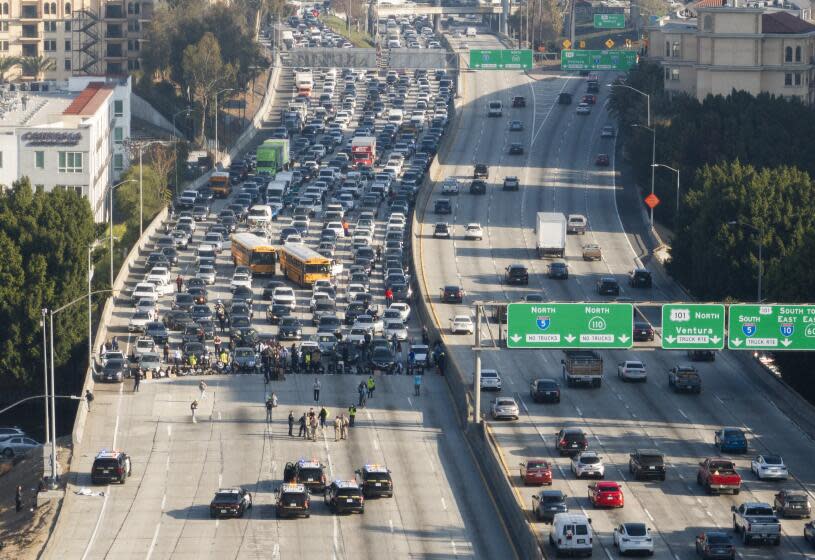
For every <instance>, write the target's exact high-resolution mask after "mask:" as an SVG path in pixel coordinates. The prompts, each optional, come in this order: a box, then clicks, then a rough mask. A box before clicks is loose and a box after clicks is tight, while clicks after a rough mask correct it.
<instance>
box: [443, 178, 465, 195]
mask: <svg viewBox="0 0 815 560" xmlns="http://www.w3.org/2000/svg"><path fill="white" fill-rule="evenodd" d="M459 191H460V189H459V185H458V179H456V178H455V177H447V178H446V179H445V180H444V182H443V183H442V184H441V194H458V193H459Z"/></svg>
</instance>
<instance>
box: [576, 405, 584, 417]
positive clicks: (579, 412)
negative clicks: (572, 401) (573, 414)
mask: <svg viewBox="0 0 815 560" xmlns="http://www.w3.org/2000/svg"><path fill="white" fill-rule="evenodd" d="M574 409H575V410H576V411H577V415H578V416H583V413H582V412H581V411H580V409H579V408H578V407H574Z"/></svg>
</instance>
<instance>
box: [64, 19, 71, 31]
mask: <svg viewBox="0 0 815 560" xmlns="http://www.w3.org/2000/svg"><path fill="white" fill-rule="evenodd" d="M70 30H71V22H70V21H66V22H65V31H70Z"/></svg>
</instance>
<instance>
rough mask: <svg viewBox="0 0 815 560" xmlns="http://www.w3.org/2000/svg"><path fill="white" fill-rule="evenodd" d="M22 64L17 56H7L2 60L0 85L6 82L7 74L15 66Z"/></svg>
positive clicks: (0, 60) (0, 63)
mask: <svg viewBox="0 0 815 560" xmlns="http://www.w3.org/2000/svg"><path fill="white" fill-rule="evenodd" d="M19 64H20V59H19V58H17V57H16V56H6V57H3V58H0V84H3V83H5V82H6V74H7V73H8V72H9V71H10V70H11V69H12V68H14V67H15V66H18V65H19Z"/></svg>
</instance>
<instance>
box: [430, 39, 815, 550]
mask: <svg viewBox="0 0 815 560" xmlns="http://www.w3.org/2000/svg"><path fill="white" fill-rule="evenodd" d="M467 41H468V45H469V46H470V47H471V48H501V45H500V43H498V41H497V40H496V39H494V38H491V37H485V36H479V37H478V38H477V40H473V39H472V38H468V39H467ZM454 42H455V40H454ZM538 78H541V79H540V80H534V79H532V78H530V77H528V76H527V75H525V74H524V73H521V72H517V71H481V72H477V73H465V74H464V75H463V78H462V81H463V83H462V91H463V95H464V99H463V100H462V106H463V107H462V114H461V116H460V123H459V126H458V129H457V130H455V131H453V132H452V134H453V135H454V136H453V138H452V143H451V147H450V149H449V150H448V151H447V152H446V153H444V154H442V155H441V157H440V163H441V164H442V171H441V173H440V174H439V176H438V179H439V180H440V179H441V178H443V177H447V176H456V177H459V178H462V179H465V180H466V182H465V188H464V189H463V191H462V194H460V195H458V196H455V197H453V208H454V210H453V215H452V216H436V215H434V214H433V213H432V208H433V201H434V200H436V199H437V198H438V197H440V196H441V195H440V192H439V191H440V184H439V185H437V186H436V192H435V193H434V195H433V197H432V198H431V199H430V201H429V204H428V206H427V211H426V212H425V214H424V216H423V218H422V216H421V209H419V210H418V211H417V212H419V214H418V215H419V216H420V222H422V232H421V246H420V250H421V258H422V263H423V266H422V271H421V272H422V274H423V277H424V278H423V280H424V284H423V285H424V286H426V289H427V291H428V293H429V295H430V297H431V301H432V311H433V314H434V315H435V318H436V320H437V322H438V323H439V326H440V327H442V328H443V329H444V330H445V333H446V334H445V341H446V343H447V344H448V347H449V348H451V355H452V358H453V360H454V361H455V363H456V365H457V366H458V367H459V368H461V370H462V371H463V372H465V373H466V375H467V376H469V379H472V372H473V369H474V356H473V353H472V351H471V346H472V344H473V337H472V336H470V335H467V336H465V335H456V336H451V335H450V334H449V329H448V321H449V318H450V317H452V316H453V315H454V314H457V313H460V312H462V311H464V312H467V313H470V314H474V312H473V306H472V303H473V302H475V301H521V300H522V299H523V297H524V296H525V295H527V294H533V293H536V294H543V296H544V297H545V299H547V300H550V301H605V300H607V298H604V297H601V296H598V295H597V294H596V292H595V282H596V281H597V279H598V278H599V277H600V276H604V275H613V276H615V277H617V279H618V280H619V282H620V285H621V287H622V293H621V296H622V297H629V298H631V299H632V300H634V301H635V302H636V301H683V300H686V296H685V295H684V294H683V293H682V291H681V290H680V289H679V288H678V287H677V286H676V285H675V284H674V283H673V282H672V281H671V280H670V278H668V277H667V276H666V275H665V274H664V272H663V271H662V269H661V268H656V267H653V266H651V269H652V271H653V273H654V287H653V289H650V290H634V289H630V288H628V285H627V282H626V275H627V273H628V271H630V270H631V269H632V268H634V267H635V266H639V265H641V264H642V262H643V261H642V259H645V260H646V262H647V255H646V254H643V253H642V251H640V250H639V249H637V250H635V247H640V246H642V244H641V243H638V242H637V239H636V236H635V235H629V234H628V233H627V232H626V231H625V230H624V227H623V222H622V220H621V219H620V217H619V212H618V208H617V204H618V202H617V199H616V197H615V188H616V186H615V177H616V176H615V171H614V160H613V157H614V156H613V154H614V140H613V139H601V138H600V129H601V128H602V126H603V125H606V124H613V120H612V118H611V117H610V116H609V115H608V113H607V111H606V110H605V104H606V102H607V99H608V93H609V90H608V88H606V87H601V92H600V94H599V96H598V98H599V99H598V103H597V105H595V106H594V107H593V109H592V113H591V114H590V115H588V116H582V115H577V114H575V107H576V102H577V101H579V99H580V96H582V95H583V94H584V93H585V84H584V80H583V79H581V78H578V77H576V76H566V75H563V74H561V73H559V72H552V73H551V74H549V75H546V76H538ZM611 79H613V76H609V75H606V76H601V79H600V82H601V84H604V83H607V82H609V81H611ZM560 92H571V93H573V94H575V104H573V105H571V106H569V105H565V106H564V105H558V104H557V95H558V93H560ZM514 95H523V96H525V97H526V99H527V106H526V108H517V109H514V108H511V98H512V97H513V96H514ZM493 99H499V100H501V101H502V102H503V106H504V115H503V117H502V118H487V116H486V105H487V103H488V102H489V101H490V100H493ZM644 118H645V117H644V114H643V119H644ZM515 119H517V120H521V121H522V122H523V123H524V130H523V131H522V132H510V131H509V128H508V122H509V121H510V120H515ZM510 142H522V143H523V144H524V147H525V150H526V151H525V154H524V155H522V156H510V155H508V154H507V149H508V146H509V143H510ZM601 152H602V153H607V154H609V155H611V157H612V166H611V167H608V168H598V167H595V165H594V160H595V157H596V155H597V154H598V153H601ZM474 163H485V164H487V165H489V167H490V178H489V181H488V189H487V194H486V196H473V195H470V194H468V193H467V191H466V184H467V183H468V182H469V179H470V178H471V177H472V170H473V164H474ZM506 175H517V176H518V177H519V178H520V180H521V185H522V186H521V189H520V191H519V192H504V191H502V190H501V184H502V181H503V177H504V176H506ZM539 211H557V212H563V213H564V214H569V213H581V214H584V215H585V216H586V217H587V218H588V222H589V230H588V231H587V232H586V234H585V235H584V236H569V238H568V242H567V250H566V261H567V262H568V264H569V267H570V273H571V275H570V277H569V279H568V280H566V281H562V280H550V279H548V278H546V276H545V273H546V267H545V263H546V261H544V260H541V259H538V258H537V256H536V254H535V237H534V227H535V225H534V222H535V215H536V212H539ZM723 219H726V218H723ZM436 221H447V222H450V223H451V225H452V239H449V240H448V239H434V238H433V237H432V231H433V224H434V223H435V222H436ZM470 222H479V223H480V224H481V225H482V227H483V228H484V239H483V241H468V240H465V239H464V235H463V233H464V225H465V224H467V223H470ZM590 241H591V242H596V243H598V244H599V245H600V246H601V247H602V251H603V259H602V260H601V261H599V262H584V261H582V259H581V246H582V244H583V243H586V242H590ZM512 263H523V264H525V265H526V266H527V267H528V268H529V271H530V283H529V286H517V287H516V286H508V285H506V284H504V283H503V272H504V269H505V267H506V266H507V265H509V264H512ZM446 284H460V285H461V286H462V287H463V288H464V289H465V290H466V298H465V302H464V305H453V304H442V303H440V300H439V290H440V288H441V287H442V286H444V285H446ZM652 315H655V313H648V314H647V317H648V319H649V320H651V321H652V322H656V321H657V317H656V316H652ZM655 326H658V325H657V324H656V323H655ZM496 329H497V326H496V324H495V323H494V322H493V323H491V324H490V325H489V329H487V326H486V324H484V325H482V331H484V332H483V338H485V339H487V340H489V337H490V336H491V337H494V338H495V337H497V330H496ZM601 355H602V356H603V359H604V363H605V381H604V383H603V386H602V388H600V389H579V388H566V387H564V386H563V384H562V383H561V390H562V401H561V403H560V404H534V403H533V402H532V401H531V399H530V398H529V384H530V382H531V381H532V380H533V379H535V378H539V377H549V378H553V379H557V380H560V377H561V365H560V359H561V357H562V353H561V352H560V351H532V350H528V351H523V350H515V351H509V350H506V349H501V350H485V351H483V352H482V364H483V367H484V368H495V369H497V370H498V371H499V372H500V374H501V376H502V377H503V392H502V393H501V394H503V395H511V396H514V397H515V398H516V400H518V402H519V404H520V407H521V418H520V420H518V421H510V422H508V421H499V422H496V421H492V420H491V419H489V405H490V400H491V398H492V396H491V395H490V394H489V393H482V406H481V412H482V414H483V415H484V417H485V418H486V419H487V421H488V423H489V425H490V428H491V429H492V431H493V432H494V434H495V436H496V439H497V441H498V443H499V445H500V450H501V453H502V455H503V458H504V460H505V462H506V464H507V465H508V466H509V468H510V469H511V470H512V472H511V479H512V482H513V484H514V485H516V486H517V492H518V495H519V496H520V498H521V500H522V501H523V507H524V508H526V509H529V508H531V506H532V500H531V497H532V495H533V493H534V492H536V491H537V490H536V489H532V488H524V487H522V486H521V485H520V482H519V469H518V464H519V462H520V461H522V460H523V459H525V458H533V457H541V458H546V459H548V460H550V461H552V462H553V463H554V464H555V468H554V478H555V481H554V485H553V488H555V489H560V490H562V491H564V492H565V493H566V494H568V496H569V498H568V500H567V501H568V504H569V508H570V510H572V511H586V512H587V513H588V514H589V516H590V517H591V518H592V520H593V526H594V529H595V530H596V531H597V537H598V538H596V539H595V548H594V552H595V554H599V555H601V556H608V557H616V556H617V555H618V553H617V552H616V551H615V550H614V548H613V546H612V532H613V529H614V527H615V526H617V525H619V524H620V523H622V522H629V521H630V522H637V521H639V522H645V523H646V524H647V525H648V526H649V527H650V528H651V529H652V531H653V536H654V538H655V548H656V554H655V557H656V558H664V559H669V558H670V559H679V558H693V557H695V551H694V538H695V537H696V536H697V535H698V534H699V533H700V532H701V531H703V530H706V529H716V528H720V529H723V530H728V531H729V530H731V528H732V520H731V512H730V507H731V506H733V505H736V506H737V505H739V504H740V503H742V502H745V501H764V502H769V503H771V504H772V502H773V496H774V494H775V493H776V492H777V491H779V490H780V489H782V488H791V489H798V490H801V489H805V490H806V491H807V492H809V493H810V496H812V490H813V484H814V483H815V477H814V476H813V469H812V466H811V460H812V457H814V456H815V442H813V440H812V438H811V437H810V435H808V434H806V433H804V432H803V431H802V430H801V429H799V428H798V427H797V426H796V425H795V424H794V423H793V421H792V420H791V419H790V418H789V417H788V416H786V415H785V414H784V412H783V411H782V410H781V409H780V406H779V405H778V404H777V403H776V402H774V401H773V400H772V399H771V398H770V397H769V396H767V395H766V394H765V391H764V390H763V385H762V381H761V380H760V379H759V378H757V376H756V374H755V372H748V371H746V370H749V368H751V367H752V365H751V364H750V363H749V362H748V361H747V360H743V359H742V358H741V357H737V356H736V355H735V354H734V353H732V352H722V353H719V354H718V355H717V359H716V361H715V362H713V363H703V364H696V365H697V367H698V368H699V370H700V373H701V376H702V382H703V389H702V393H701V395H684V394H674V393H672V392H671V391H669V390H668V388H667V375H666V372H667V370H668V369H669V368H670V367H673V366H674V365H675V364H677V363H680V362H686V361H687V358H686V356H685V354H684V353H679V352H673V353H672V352H666V351H647V350H643V349H639V348H635V349H633V350H631V351H606V352H601ZM625 359H639V360H642V361H644V362H645V364H646V367H647V371H648V380H647V382H646V383H640V384H629V383H624V382H622V381H620V380H619V379H617V377H616V364H617V363H618V362H620V361H622V360H625ZM564 426H579V427H581V428H583V430H584V431H585V432H586V433H587V434H588V436H589V448H590V449H591V450H596V451H598V452H599V453H600V454H601V455H602V456H603V458H604V461H605V463H606V480H615V481H618V482H620V483H621V485H622V488H623V492H624V494H625V507H624V508H623V509H616V510H598V511H594V510H593V509H592V507H591V505H590V503H589V501H588V499H587V497H586V494H587V485H588V484H589V483H588V482H586V481H578V480H575V477H574V476H573V475H572V474H571V472H570V470H569V460H568V458H561V457H559V456H558V455H557V453H556V452H555V450H554V435H555V433H556V432H557V431H558V430H559V429H560V428H561V427H564ZM721 426H739V427H742V428H744V429H745V430H747V431H748V432H749V443H750V448H751V450H750V452H749V453H748V455H747V456H737V457H731V458H734V459H735V461H736V464H737V466H738V470H739V472H740V474H741V475H742V477H743V479H744V485H743V487H742V491H741V494H740V495H738V496H730V495H723V496H707V495H705V493H704V491H703V490H702V488H701V487H700V486H697V484H696V470H697V464H698V462H699V461H700V460H702V459H704V458H705V457H709V456H718V455H719V453H718V452H717V450H716V449H715V448H714V446H713V432H714V430H715V429H717V428H719V427H721ZM636 448H657V449H659V450H660V451H662V452H663V453H665V454H666V463H667V465H668V474H667V480H666V481H665V482H636V481H632V480H630V477H629V474H628V458H629V453H630V452H631V451H633V450H634V449H636ZM768 452H771V453H777V454H780V455H782V456H783V458H784V460H785V462H786V463H787V465H788V466H789V469H790V472H791V475H792V476H791V478H790V479H789V480H788V481H786V482H762V481H758V480H756V479H755V477H754V476H753V475H752V474H751V473H750V459H751V457H752V456H754V455H756V454H759V453H768ZM803 524H804V521H797V520H786V519H785V520H783V521H782V529H783V533H784V537H783V540H782V543H781V546H780V547H772V546H764V547H757V546H751V547H744V546H742V545H741V543H740V542H739V544H738V555H739V557H741V558H777V559H790V558H804V557H811V553H812V551H811V547H810V546H809V545H808V544H807V543H806V542H805V541H804V539H803V537H802V534H803ZM535 525H536V528H537V529H538V531H539V538H540V540H541V542H542V543H544V542H546V540H547V537H548V530H549V527H548V525H544V524H542V523H535ZM738 540H739V539H738V538H737V536H736V535H735V534H734V541H738ZM549 552H550V553H552V552H553V551H552V549H551V548H549Z"/></svg>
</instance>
